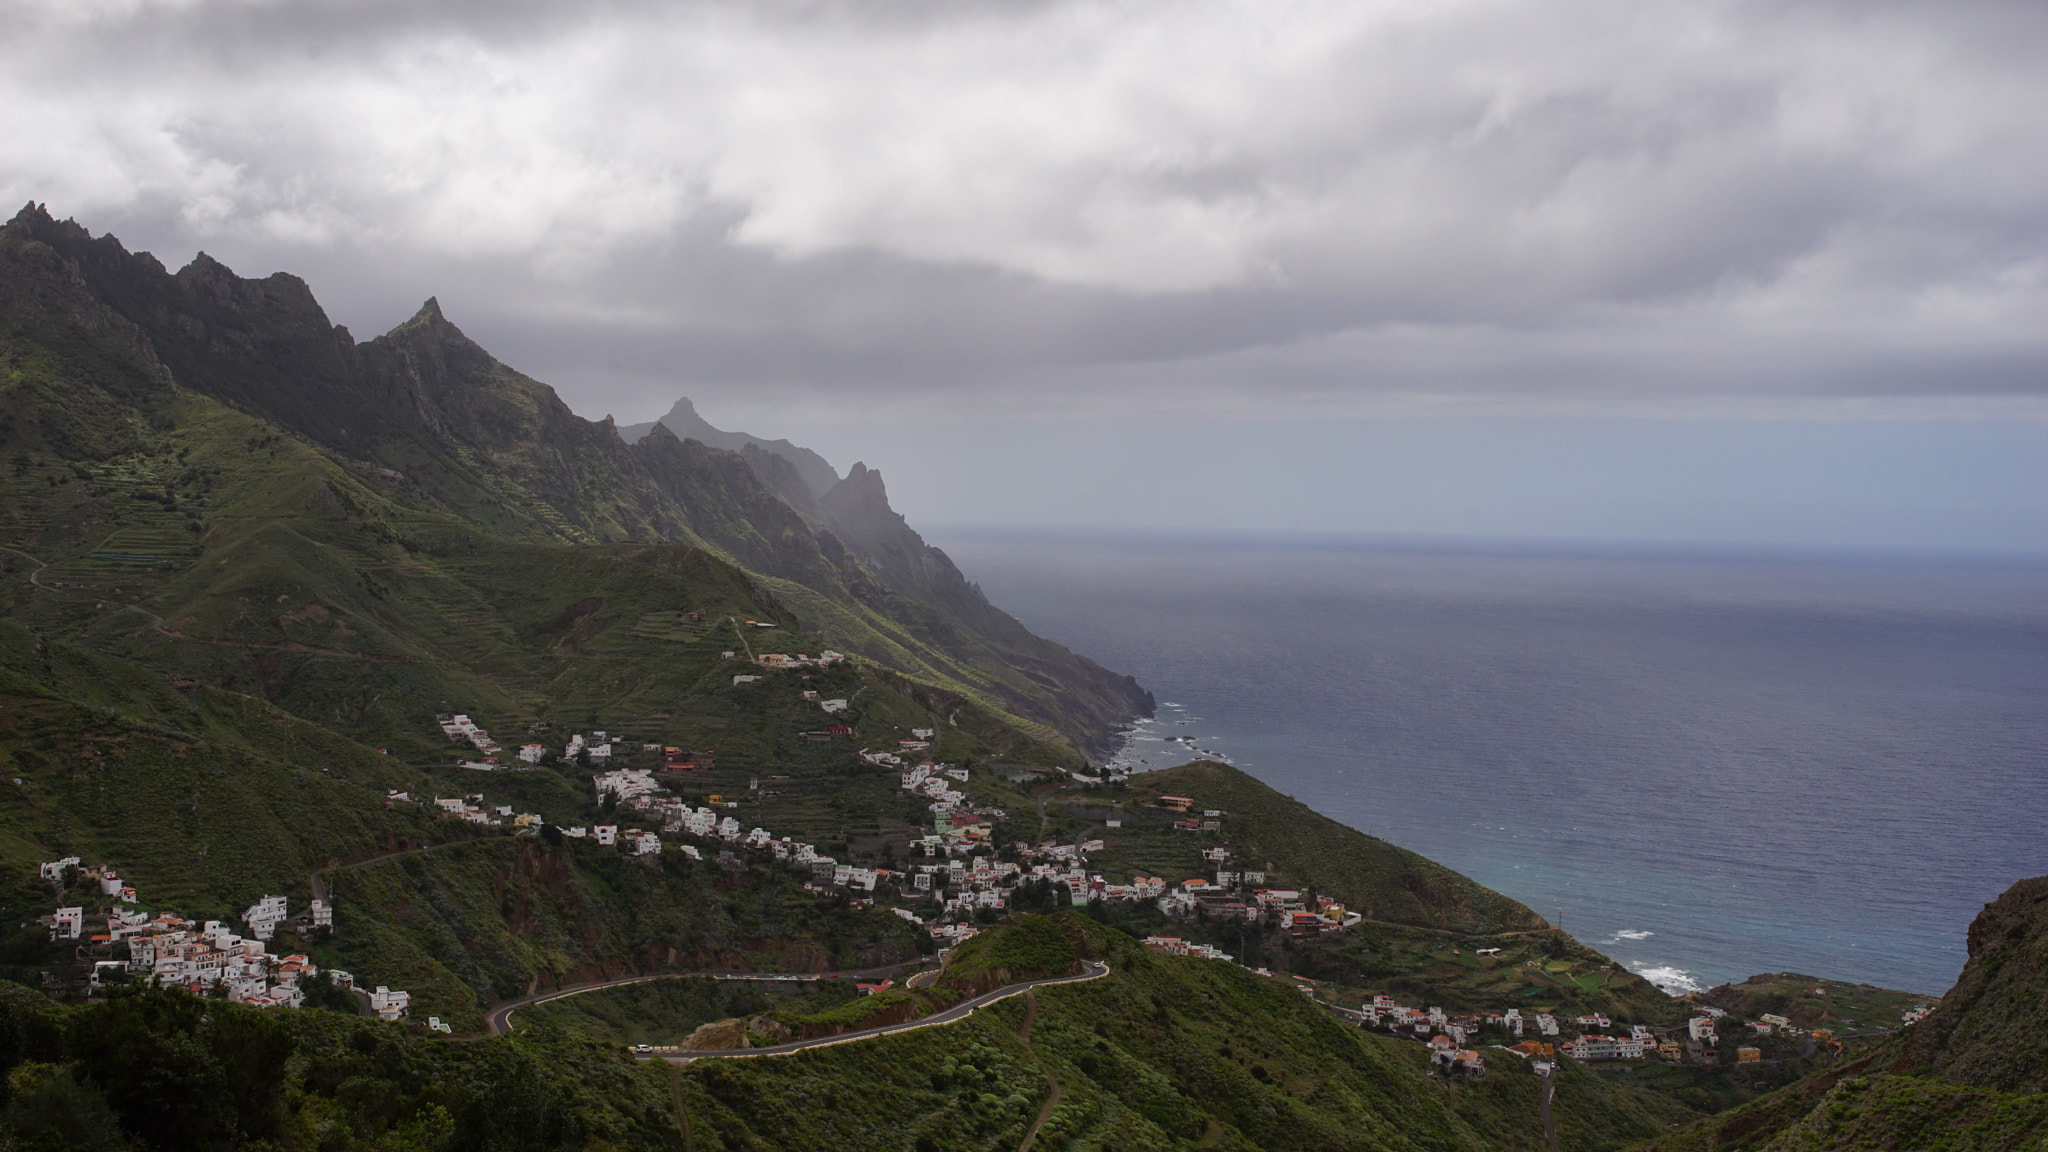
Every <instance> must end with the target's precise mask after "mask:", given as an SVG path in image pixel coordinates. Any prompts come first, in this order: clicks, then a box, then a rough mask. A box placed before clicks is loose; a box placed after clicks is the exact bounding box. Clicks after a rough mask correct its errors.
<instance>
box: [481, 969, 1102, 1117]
mask: <svg viewBox="0 0 2048 1152" xmlns="http://www.w3.org/2000/svg"><path fill="white" fill-rule="evenodd" d="M903 967H904V965H901V964H895V965H891V966H890V967H888V968H871V969H867V970H865V971H861V972H843V973H840V975H841V976H842V977H844V976H879V975H884V974H887V973H889V972H893V971H898V970H900V969H902V968H903ZM1107 975H1109V965H1107V964H1104V963H1101V962H1100V961H1096V960H1083V961H1081V971H1080V972H1079V973H1077V974H1075V975H1072V976H1050V977H1047V978H1046V979H1044V980H1026V981H1023V982H1021V983H1017V984H1005V985H1003V986H1002V987H1001V988H998V989H996V990H995V991H993V992H984V993H982V994H981V995H979V996H976V997H974V998H973V999H971V1000H962V1001H961V1002H960V1003H958V1004H955V1005H953V1006H952V1007H951V1008H948V1009H946V1010H945V1011H943V1012H938V1013H935V1014H933V1015H930V1016H926V1017H924V1018H922V1019H919V1020H911V1021H908V1022H906V1023H902V1024H884V1025H883V1026H881V1027H880V1028H866V1029H862V1030H861V1031H859V1032H842V1033H840V1034H839V1035H837V1036H820V1037H818V1038H816V1039H814V1040H792V1041H790V1042H789V1043H787V1044H776V1045H772V1046H770V1047H767V1048H710V1049H700V1050H697V1051H689V1052H686V1051H683V1050H681V1049H677V1048H657V1049H654V1050H653V1051H652V1052H651V1053H649V1054H643V1056H642V1057H641V1058H642V1059H646V1060H667V1061H669V1062H670V1063H673V1064H688V1063H689V1062H690V1061H692V1060H698V1059H702V1058H704V1057H707V1056H724V1057H749V1056H787V1055H789V1054H790V1053H792V1052H802V1051H804V1050H805V1049H808V1048H828V1047H830V1046H832V1045H834V1044H850V1043H852V1042H853V1041H856V1040H872V1039H874V1038H876V1037H878V1036H894V1035H896V1034H897V1033H899V1032H914V1031H916V1030H917V1029H919V1028H931V1027H936V1026H937V1025H940V1024H956V1023H958V1022H960V1021H962V1020H965V1019H967V1018H968V1017H969V1016H972V1015H973V1014H974V1010H975V1009H977V1008H985V1007H987V1006H989V1005H990V1004H994V1003H995V1002H997V1001H998V1000H1007V999H1009V998H1010V997H1012V996H1022V995H1026V994H1029V993H1030V992H1031V990H1032V989H1034V988H1045V987H1049V986H1051V985H1054V984H1079V983H1081V982H1082V981H1085V980H1100V979H1102V978H1103V977H1104V976H1107ZM676 976H711V977H713V978H714V979H715V978H719V977H723V978H725V979H728V980H747V979H753V980H816V979H820V978H821V974H819V973H815V972H805V973H800V974H798V973H769V972H670V973H665V974H662V975H658V976H628V977H624V978H622V979H618V980H599V981H595V982H592V983H589V984H579V985H576V986H575V987H572V988H562V989H558V990H556V991H553V992H542V993H538V994H536V995H533V996H526V997H522V998H520V999H518V1000H512V1001H508V1002H506V1003H504V1004H500V1005H498V1006H497V1007H496V1008H493V1009H492V1010H491V1014H490V1016H489V1017H487V1021H488V1023H489V1025H490V1029H491V1032H492V1034H493V1035H499V1036H502V1035H504V1034H505V1033H506V1032H508V1031H510V1030H511V1021H512V1013H513V1012H515V1011H517V1010H518V1009H520V1008H525V1007H528V1006H530V1005H534V1004H545V1003H547V1002H548V1001H550V1000H560V999H562V998H563V997H565V996H576V995H579V994H581V993H584V992H594V991H596V990H598V989H600V988H617V987H621V986H623V985H627V984H642V983H645V982H647V981H649V980H667V979H671V978H673V977H676ZM1055 1091H1057V1088H1055Z"/></svg>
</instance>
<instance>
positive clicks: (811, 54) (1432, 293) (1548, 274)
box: [0, 0, 2048, 418]
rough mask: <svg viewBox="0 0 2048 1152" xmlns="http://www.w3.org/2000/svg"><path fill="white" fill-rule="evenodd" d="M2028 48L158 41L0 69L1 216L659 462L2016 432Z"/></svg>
mask: <svg viewBox="0 0 2048 1152" xmlns="http://www.w3.org/2000/svg"><path fill="white" fill-rule="evenodd" d="M2028 8H2029V6H2024V5H2011V4H1994V3H1969V4H1958V5H1943V6H1939V7H1927V6H1920V5H1909V4H1903V3H1899V4H1849V3H1834V2H1811V3H1792V4H1787V3H1772V4H1767V3H1761V2H1759V3H1747V4H1728V5H1717V6H1699V5H1689V4H1680V3H1652V4H1620V3H1605V2H1596V0H1582V2H1581V3H1578V4H1573V5H1533V4H1525V3H1518V2H1513V0H1497V2H1490V3H1479V4H1474V5H1469V6H1464V7H1453V8H1446V9H1439V10H1433V11H1432V12H1431V13H1430V14H1427V15H1420V14H1415V13H1412V12H1409V11H1406V10H1401V9H1389V10H1386V11H1379V10H1374V9H1370V8H1368V7H1365V6H1360V5H1355V4H1344V5H1340V4H1315V3H1306V2H1304V3H1299V4H1292V5H1273V4H1264V5H1247V4H1233V3H1225V2H1223V0H1214V2H1211V3H1205V4H1194V5H1187V6H1183V7H1180V8H1177V9H1175V10H1173V11H1172V12H1171V14H1166V13H1165V11H1164V10H1161V9H1159V8H1157V7H1156V6H1146V5H1135V4H1133V5H1114V4H1092V5H1083V4H1072V3H1042V4H1034V5H1028V6H1010V5H996V4H984V5H976V6H971V7H961V6H953V5H938V4H924V3H909V2H903V3H894V4H885V5H879V6H860V7H851V6H844V5H825V4H817V3H797V2H790V3H782V4H774V5H756V4H746V5H741V4H737V3H703V4H692V5H681V6H677V5H669V4H653V3H647V4H641V3H626V2H613V3H603V4H595V5H566V4H553V3H542V2H539V0H514V2H511V3H502V4H500V3H492V4H485V3H480V2H479V3H468V2H460V3H438V4H433V3H430V4H410V3H408V4H397V3H385V2H383V0H375V2H373V3H369V4H366V5H360V6H352V7H349V8H347V9H342V8H338V7H336V6H330V5H316V4H310V3H277V4H262V3H248V4H244V3H234V4H226V3H220V4H200V5H197V6H196V7H190V8H185V7H172V6H162V7H152V6H148V5H144V6H142V7H141V9H140V11H139V14H136V15H131V16H127V17H121V16H118V15H109V16H106V17H103V18H102V19H100V20H98V21H96V22H86V23H81V22H79V21H78V20H76V19H75V18H72V17H68V16H67V17H61V18H60V17H48V18H41V19H30V20H27V21H25V22H24V24H23V26H24V27H26V28H28V29H30V32H29V34H28V35H25V36H22V37H17V38H16V39H15V42H14V45H13V46H12V47H0V71H4V72H5V73H8V74H11V75H12V76H13V77H14V79H13V80H12V81H9V80H6V79H4V78H0V99H6V100H7V102H8V103H9V104H10V105H12V106H15V107H18V108H23V109H27V110H29V112H28V114H25V115H21V116H17V117H14V118H13V122H12V123H10V124H8V125H5V126H0V161H4V164H0V194H4V195H11V196H12V197H13V198H14V199H15V201H16V202H19V201H20V200H22V199H27V198H35V199H38V200H47V201H50V203H51V206H52V208H53V209H54V210H56V211H57V212H59V213H60V214H66V213H75V214H76V215H78V216H79V217H80V218H81V219H82V220H83V221H84V222H86V223H88V224H89V225H90V226H92V227H94V228H96V229H106V228H111V229H112V230H114V231H116V232H117V233H119V234H121V235H122V236H123V238H124V239H126V240H128V241H129V242H130V243H131V244H132V245H135V246H139V247H147V248H151V249H154V250H155V251H156V252H157V253H158V255H159V256H160V257H162V258H163V259H164V260H165V261H166V262H167V263H170V264H173V265H175V264H177V263H180V262H182V259H183V258H184V257H185V256H186V255H188V254H189V252H190V251H191V250H192V249H194V248H198V247H202V246H203V247H205V248H206V249H207V250H208V251H210V252H213V253H214V254H215V255H216V256H219V257H221V258H223V259H225V260H227V261H228V262H229V263H231V264H233V265H235V266H236V267H237V268H238V270H240V271H243V272H245V273H262V272H266V271H269V270H271V269H274V268H284V269H289V270H292V271H295V272H298V273H300V274H302V275H304V276H305V277H306V278H307V279H308V280H309V281H310V282H311V283H312V284H313V286H314V288H315V291H316V292H317V293H318V294H319V295H320V296H321V298H322V300H323V301H324V302H326V303H327V304H328V306H329V308H330V310H331V311H333V312H334V313H335V314H336V316H337V318H338V319H342V320H344V321H346V322H348V323H350V324H351V325H352V326H354V327H357V328H358V329H361V330H365V331H374V330H376V329H378V328H379V327H381V326H383V325H386V324H389V323H395V322H397V321H398V320H400V319H402V318H403V317H404V316H405V315H407V314H409V312H410V310H411V309H412V308H413V307H415V306H416V305H417V303H418V300H419V299H421V298H423V297H425V296H426V295H428V294H436V295H438V296H439V297H440V299H441V300H442V301H443V302H444V304H445V305H446V306H447V307H448V309H449V311H450V313H451V315H453V316H454V317H455V318H456V319H457V321H458V323H461V324H463V325H464V327H465V328H466V329H468V330H469V331H471V333H472V334H473V335H476V336H477V337H478V338H479V339H481V340H483V341H484V342H485V343H486V344H487V345H488V346H490V347H492V348H493V349H494V350H497V351H499V352H500V354H501V355H504V356H505V357H506V358H507V359H509V360H511V361H513V362H514V363H516V364H518V365H519V366H521V367H522V368H525V369H527V370H529V371H532V372H534V373H535V374H536V375H540V376H542V377H544V378H548V379H550V380H553V381H555V382H556V383H558V384H560V385H562V386H563V387H564V390H565V392H566V393H567V394H568V395H569V396H570V398H571V400H572V402H574V403H576V404H577V406H578V407H579V408H582V409H585V410H592V411H599V410H605V409H613V410H616V411H617V412H618V414H619V415H621V416H622V417H628V418H631V417H639V416H644V415H648V414H650V413H652V412H655V411H659V410H660V409H661V408H664V407H665V406H666V403H667V401H668V399H671V398H672V397H673V395H674V394H675V393H676V392H677V391H680V390H687V391H690V392H691V393H692V394H693V395H700V396H704V395H719V394H721V393H723V394H727V395H731V396H735V397H738V396H746V395H756V396H769V395H773V396H787V397H804V398H807V399H808V400H809V401H810V402H813V403H816V404H819V405H822V406H825V407H827V408H830V407H833V406H837V407H838V408H840V409H843V410H852V409H854V408H857V407H872V406H873V405H875V404H876V403H878V402H881V401H886V400H888V399H889V398H891V397H894V398H896V400H895V402H897V403H901V404H905V405H926V404H930V403H933V402H952V403H956V404H960V405H965V406H972V407H980V408H985V409H986V410H988V411H990V412H997V413H1007V414H1016V413H1019V412H1028V411H1029V410H1030V409H1031V408H1032V407H1033V406H1034V405H1035V406H1039V407H1044V406H1058V407H1061V408H1064V409H1069V410H1074V409H1085V408H1087V407H1089V406H1091V405H1107V406H1111V407H1114V406H1116V405H1119V404H1121V405H1125V406H1136V407H1143V406H1146V405H1154V404H1158V403H1161V402H1162V398H1173V399H1170V400H1167V401H1165V402H1174V403H1181V404H1186V405H1193V406H1195V407H1200V408H1207V409H1212V410H1217V411H1233V412H1244V411H1255V410H1261V409H1263V410H1268V411H1274V412H1286V411H1289V410H1307V409H1311V408H1313V409H1315V410H1318V411H1321V410H1343V409H1344V408H1345V406H1346V405H1347V404H1348V405H1352V406H1353V407H1355V408H1357V409H1359V410H1370V409H1374V408H1375V406H1383V405H1384V404H1386V403H1389V402H1395V401H1390V400H1389V398H1390V397H1393V398H1396V401H1398V402H1399V403H1408V402H1410V401H1411V400H1416V398H1417V397H1421V398H1423V399H1422V400H1419V401H1416V402H1426V398H1427V397H1428V396H1430V395H1440V396H1449V397H1460V398H1464V399H1466V400H1470V401H1471V402H1474V403H1480V402H1483V398H1484V397H1487V396H1495V397H1504V398H1510V399H1512V401H1513V402H1514V403H1516V404H1526V403H1529V402H1530V400H1531V398H1532V397H1534V398H1539V399H1540V398H1541V397H1543V396H1554V397H1557V398H1559V402H1560V403H1573V404H1577V403H1585V402H1587V401H1588V398H1589V397H1590V398H1592V399H1594V400H1596V401H1597V400H1598V399H1599V398H1600V397H1608V398H1610V399H1612V400H1613V401H1614V402H1615V403H1622V402H1624V401H1625V402H1627V403H1629V404H1651V405H1652V406H1654V403H1655V399H1654V398H1656V397H1659V396H1662V397H1667V398H1669V399H1670V403H1671V405H1672V409H1673V410H1674V411H1676V410H1680V409H1682V408H1684V406H1685V405H1686V404H1688V403H1692V402H1693V401H1695V400H1698V399H1699V398H1702V397H1706V398H1712V397H1730V398H1736V400H1737V401H1738V402H1752V401H1753V402H1754V403H1756V404H1757V405H1758V410H1759V411H1763V410H1765V409H1767V408H1768V406H1769V402H1771V401H1773V399H1774V398H1775V399H1778V400H1786V401H1788V402H1789V401H1796V402H1797V403H1799V404H1806V403H1808V402H1809V401H1826V400H1830V399H1863V400H1873V401H1889V400H1897V399H1902V398H1904V399H1911V398H1915V397H1919V398H1926V399H1929V400H1935V401H1941V402H1950V401H1954V400H1956V399H1958V398H1967V397H1972V396H1975V397H1982V398H1985V399H1986V400H1987V402H1996V403H2005V402H2007V401H2009V400H2011V399H2012V398H2014V397H2033V398H2036V399H2042V398H2044V393H2048V336H2044V335H2043V333H2044V332H2048V325H2044V324H2043V323H2042V320H2043V319H2044V316H2043V312H2044V307H2048V282H2044V281H2048V243H2044V241H2048V203H2044V202H2043V201H2042V200H2041V198H2040V196H2039V189H2040V188H2041V187H2043V186H2048V127H2044V126H2043V125H2042V124H2041V123H2040V122H2039V117H2038V115H2037V114H2036V113H2035V112H2034V111H2033V110H2034V109H2037V108H2039V107H2041V106H2048V80H2044V79H2043V78H2042V77H2041V76H2040V75H2039V68H2038V60H2039V59H2040V58H2041V55H2042V50H2043V49H2044V48H2048V22H2044V18H2043V17H2042V16H2041V15H2040V14H2038V13H2036V12H2033V11H2029V10H2027V9H2028ZM1404 397H1405V398H1406V399H1401V398H1404Z"/></svg>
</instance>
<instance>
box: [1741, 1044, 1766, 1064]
mask: <svg viewBox="0 0 2048 1152" xmlns="http://www.w3.org/2000/svg"><path fill="white" fill-rule="evenodd" d="M1763 1058H1764V1051H1763V1049H1761V1048H1737V1049H1736V1050H1735V1062H1736V1063H1737V1064H1756V1063H1759V1062H1760V1061H1762V1060H1763Z"/></svg>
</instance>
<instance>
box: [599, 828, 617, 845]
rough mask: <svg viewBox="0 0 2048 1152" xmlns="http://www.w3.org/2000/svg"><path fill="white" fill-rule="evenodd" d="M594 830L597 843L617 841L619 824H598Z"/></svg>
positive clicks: (613, 842) (614, 842)
mask: <svg viewBox="0 0 2048 1152" xmlns="http://www.w3.org/2000/svg"><path fill="white" fill-rule="evenodd" d="M594 831H595V832H596V833H597V842H598V843H599V844H607V845H609V844H617V843H618V842H619V826H618V825H617V824H599V825H598V826H597V827H596V829H594Z"/></svg>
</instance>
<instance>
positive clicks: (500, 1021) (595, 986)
mask: <svg viewBox="0 0 2048 1152" xmlns="http://www.w3.org/2000/svg"><path fill="white" fill-rule="evenodd" d="M918 963H919V961H916V960H905V961H902V962H901V963H897V964H885V965H883V966H881V967H879V968H860V969H849V970H847V971H844V972H831V973H825V972H740V971H734V970H704V971H693V972H656V973H653V974H651V975H646V976H621V977H619V978H618V979H616V980H592V981H590V982H588V983H585V984H571V985H569V986H568V987H567V988H556V989H554V990H552V991H548V992H536V993H534V994H533V995H531V996H522V997H520V998H519V999H517V1000H507V1001H505V1002H504V1003H503V1004H500V1005H498V1006H497V1007H496V1008H493V1009H491V1013H490V1015H489V1016H486V1017H485V1018H484V1023H485V1025H486V1026H487V1027H489V1028H490V1030H491V1035H493V1036H503V1035H504V1034H505V1033H507V1032H510V1031H511V1030H512V1013H514V1012H516V1011H518V1010H519V1009H521V1008H530V1007H532V1006H534V1005H536V1004H546V1003H548V1002H549V1001H551V1000H561V999H563V998H565V997H569V996H580V995H582V994H583V993H585V992H596V991H598V990H599V989H602V988H624V987H626V986H627V985H629V984H645V983H647V982H648V981H650V980H680V979H684V978H687V977H692V976H708V977H710V978H711V979H713V980H760V981H764V982H765V981H773V982H777V983H783V982H796V981H804V980H830V979H835V978H836V979H842V980H844V979H851V980H871V979H874V978H876V977H888V976H894V975H896V974H898V973H900V972H902V971H903V970H904V969H905V968H910V967H915V966H916V965H917V964H918Z"/></svg>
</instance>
